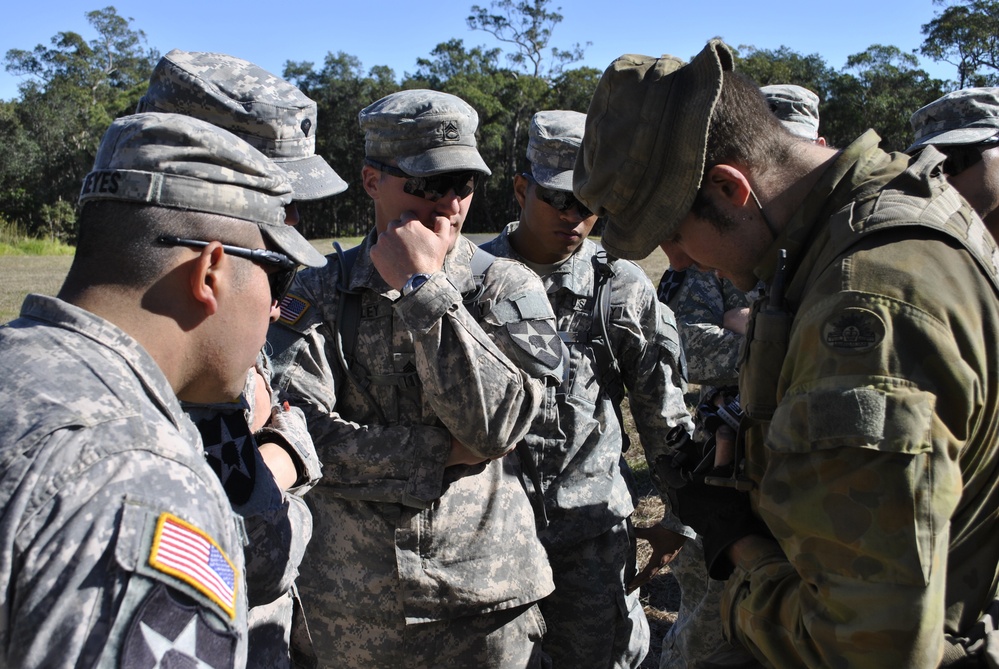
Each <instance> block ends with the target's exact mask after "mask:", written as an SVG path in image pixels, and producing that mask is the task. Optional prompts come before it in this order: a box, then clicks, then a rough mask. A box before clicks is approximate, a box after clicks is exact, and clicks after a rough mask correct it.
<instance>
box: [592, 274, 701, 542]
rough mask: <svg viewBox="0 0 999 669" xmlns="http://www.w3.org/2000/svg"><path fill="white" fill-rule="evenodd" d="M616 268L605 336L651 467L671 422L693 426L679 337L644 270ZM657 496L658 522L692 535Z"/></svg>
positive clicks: (671, 315)
mask: <svg viewBox="0 0 999 669" xmlns="http://www.w3.org/2000/svg"><path fill="white" fill-rule="evenodd" d="M615 272H616V273H617V276H615V278H614V280H613V281H612V286H614V289H613V292H612V294H611V321H610V328H611V332H610V336H611V340H612V341H613V342H614V349H615V353H616V355H617V358H618V362H619V364H620V366H621V376H622V378H623V380H624V383H625V386H626V387H627V389H628V405H629V407H630V410H631V414H632V416H633V417H634V419H635V427H636V429H637V430H638V435H639V438H640V439H641V442H642V448H643V449H644V451H645V458H646V461H647V462H648V463H649V467H650V468H653V471H654V466H655V465H654V463H655V461H656V459H658V457H659V456H660V455H662V454H663V452H664V450H665V446H666V443H665V435H666V433H667V432H669V431H670V430H671V429H672V428H673V427H674V426H676V425H682V426H684V428H685V429H686V430H687V431H688V432H693V429H694V424H693V420H692V418H691V415H690V411H689V410H688V409H687V405H686V403H685V402H684V398H683V393H684V390H685V384H684V382H683V378H682V377H681V375H680V364H681V362H680V360H681V354H680V340H679V335H678V333H677V327H676V321H675V320H674V319H673V313H672V312H671V311H670V309H669V307H667V306H666V305H664V304H662V303H661V302H659V300H658V298H657V297H656V292H655V289H654V288H653V286H652V283H651V281H649V279H648V277H647V276H646V275H645V273H644V272H643V271H642V270H641V269H640V268H638V267H637V266H635V265H634V264H632V263H628V262H625V261H618V262H616V263H615ZM661 492H665V491H661ZM662 497H663V499H664V502H665V503H666V513H665V514H664V516H663V520H662V521H661V523H660V524H662V525H663V526H664V527H666V528H667V529H670V530H673V531H674V532H677V533H679V534H683V535H684V536H694V532H693V531H692V530H691V529H690V528H688V527H686V526H685V525H683V524H682V523H681V522H680V521H679V520H677V519H676V518H675V517H674V516H673V515H672V514H671V513H669V502H668V500H667V499H666V496H665V495H662Z"/></svg>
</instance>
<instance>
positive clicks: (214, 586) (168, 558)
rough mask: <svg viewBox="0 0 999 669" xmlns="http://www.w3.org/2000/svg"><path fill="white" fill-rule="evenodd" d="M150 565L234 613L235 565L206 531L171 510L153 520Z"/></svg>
mask: <svg viewBox="0 0 999 669" xmlns="http://www.w3.org/2000/svg"><path fill="white" fill-rule="evenodd" d="M149 565H150V566H151V567H153V568H154V569H158V570H159V571H162V572H164V573H166V574H170V575H171V576H173V577H175V578H178V579H180V580H181V581H183V582H184V583H187V584H188V585H190V586H191V587H193V588H194V589H195V590H197V591H198V592H200V593H201V594H203V595H205V596H206V597H208V598H209V599H210V600H212V601H213V602H215V603H216V604H218V605H219V606H221V607H222V610H223V611H225V612H226V613H228V614H229V617H230V618H235V617H236V568H235V567H233V566H232V562H230V561H229V558H228V557H226V554H225V552H223V550H222V549H221V548H219V545H218V544H217V543H215V541H214V540H212V538H211V537H209V536H208V535H207V534H205V533H204V532H202V531H201V530H199V529H198V528H196V527H195V526H194V525H191V524H190V523H186V522H184V521H183V520H181V519H180V518H178V517H177V516H175V515H173V514H171V513H164V514H162V515H161V516H160V518H159V520H158V521H157V523H156V534H155V535H154V536H153V548H152V550H151V551H150V553H149Z"/></svg>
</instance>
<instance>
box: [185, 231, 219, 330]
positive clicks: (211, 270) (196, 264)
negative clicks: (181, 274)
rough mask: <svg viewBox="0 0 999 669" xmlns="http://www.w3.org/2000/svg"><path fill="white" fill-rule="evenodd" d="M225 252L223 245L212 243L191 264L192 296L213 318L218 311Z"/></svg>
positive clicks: (206, 313)
mask: <svg viewBox="0 0 999 669" xmlns="http://www.w3.org/2000/svg"><path fill="white" fill-rule="evenodd" d="M224 258H225V252H224V251H223V250H222V245H221V244H220V243H218V242H212V243H211V244H209V245H208V246H206V247H205V248H203V249H201V253H200V254H198V257H197V258H196V259H195V260H194V261H193V262H192V263H191V269H190V270H189V271H190V275H189V279H190V282H191V295H192V297H194V299H195V300H196V301H197V302H199V303H200V304H201V305H202V308H204V310H205V315H207V316H211V315H213V314H215V313H216V312H217V311H218V308H219V304H218V291H219V286H220V280H221V271H220V270H221V267H220V266H221V264H222V263H223V262H224Z"/></svg>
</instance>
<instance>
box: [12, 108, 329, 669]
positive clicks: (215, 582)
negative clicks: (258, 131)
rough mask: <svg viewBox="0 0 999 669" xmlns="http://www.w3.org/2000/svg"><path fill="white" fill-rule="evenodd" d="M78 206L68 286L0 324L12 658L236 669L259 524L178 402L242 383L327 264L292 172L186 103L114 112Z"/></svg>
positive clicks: (242, 656)
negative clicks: (275, 327)
mask: <svg viewBox="0 0 999 669" xmlns="http://www.w3.org/2000/svg"><path fill="white" fill-rule="evenodd" d="M80 201H81V204H82V211H81V218H80V239H79V244H78V246H77V251H76V256H75V257H74V260H73V265H72V267H71V268H70V271H69V274H68V276H67V278H66V281H65V283H64V284H63V286H62V289H61V290H60V293H59V297H58V298H51V297H44V296H41V295H31V296H29V297H28V298H27V299H26V300H25V303H24V306H23V307H22V311H21V316H20V318H18V319H16V320H14V321H12V322H11V323H9V324H8V325H6V326H5V327H3V328H2V329H0V378H2V379H3V380H2V381H0V383H2V384H3V388H4V395H5V396H6V397H9V398H11V399H12V400H13V399H14V398H16V399H17V401H10V402H6V403H5V407H4V408H2V409H0V424H2V425H3V426H4V430H3V436H2V437H0V458H2V460H3V462H4V466H3V467H2V468H0V472H2V474H0V508H2V509H3V511H2V522H0V526H2V527H3V528H4V530H3V532H2V533H0V545H2V553H0V554H2V556H3V557H2V559H0V580H2V582H3V583H4V584H5V587H4V590H3V592H4V596H3V598H2V602H0V605H2V607H3V610H4V611H5V615H4V616H3V622H2V624H0V652H2V654H3V660H2V661H0V664H3V665H4V666H18V667H54V666H88V667H90V666H94V667H140V666H141V667H146V666H164V665H166V664H168V663H169V664H177V665H180V664H191V665H192V666H193V665H194V664H199V663H200V664H199V666H212V667H216V668H219V667H242V666H244V665H245V663H246V653H247V639H246V634H247V619H246V614H247V599H246V579H245V572H244V559H243V542H244V540H245V532H244V530H243V524H242V521H241V519H240V518H239V517H238V516H236V515H235V514H233V512H232V509H231V507H230V505H229V502H228V501H227V499H226V497H225V492H224V491H223V489H222V486H221V485H220V484H219V480H218V478H217V477H216V476H215V475H214V473H213V472H212V470H211V468H210V467H209V466H208V465H207V464H206V462H205V458H204V453H203V451H202V443H201V439H200V437H199V435H198V433H197V431H196V430H195V428H194V426H193V425H192V424H191V422H190V421H189V420H188V419H187V418H186V417H185V415H184V414H183V412H182V410H181V408H180V404H179V402H178V398H186V399H191V400H201V399H203V398H205V397H210V396H217V395H219V394H225V393H228V394H229V396H233V395H235V394H238V393H239V390H240V389H241V388H242V386H243V383H244V380H245V378H246V370H247V368H248V367H249V365H251V364H252V362H253V359H254V357H255V356H256V354H257V351H259V349H260V347H261V345H262V343H263V341H264V336H265V334H266V330H267V326H268V323H269V322H270V320H271V319H273V318H276V317H277V315H278V309H277V306H276V301H275V299H274V297H275V296H276V295H277V294H279V293H280V292H281V291H283V289H284V287H286V286H287V284H288V282H289V281H290V278H291V276H292V275H293V272H294V268H295V267H296V265H297V264H300V263H311V264H317V265H318V264H322V263H323V262H324V259H323V258H322V256H321V255H319V254H317V253H316V252H315V251H314V250H313V249H312V248H311V246H310V245H309V244H308V242H306V241H305V239H303V238H302V237H301V236H300V235H298V234H297V233H296V232H295V231H294V230H293V229H291V228H288V227H287V226H285V225H284V223H283V221H284V206H285V205H286V204H287V203H288V202H290V201H291V185H290V183H289V182H288V178H287V176H285V174H284V172H283V171H282V170H281V169H280V168H278V167H277V166H276V165H275V164H274V163H273V162H272V161H270V160H269V159H268V158H267V157H266V156H264V155H263V154H261V153H260V152H258V151H257V150H256V149H254V148H253V147H251V146H250V145H249V144H246V143H245V142H243V141H242V140H240V139H239V138H237V137H236V136H235V135H232V134H231V133H229V132H227V131H225V130H222V129H220V128H217V127H215V126H213V125H210V124H208V123H204V122H203V121H199V120H196V119H191V118H187V117H184V116H178V115H175V114H138V115H135V116H128V117H124V118H120V119H118V120H116V121H115V122H114V123H113V124H112V125H111V127H110V129H109V130H108V132H107V133H106V135H105V136H104V139H103V140H102V142H101V145H100V147H99V149H98V153H97V158H96V161H95V164H94V169H93V171H92V172H91V173H90V174H88V175H87V177H86V179H85V181H84V184H83V188H82V191H81V194H80ZM217 240H222V241H221V242H220V241H217ZM222 242H224V244H223V243H222ZM265 244H266V245H269V246H270V247H271V249H274V250H264V249H262V248H261V247H263V246H265Z"/></svg>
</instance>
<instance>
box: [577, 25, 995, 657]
mask: <svg viewBox="0 0 999 669" xmlns="http://www.w3.org/2000/svg"><path fill="white" fill-rule="evenodd" d="M733 60H734V59H733V56H732V53H731V51H730V50H729V49H728V47H727V46H726V45H724V44H723V43H721V42H720V41H718V40H712V41H711V42H709V43H708V45H707V47H706V48H705V49H704V50H703V51H702V52H701V53H700V54H699V55H698V56H697V57H696V58H695V59H694V60H693V61H692V62H691V63H690V64H689V65H688V64H684V63H683V61H680V60H679V59H676V58H674V57H672V56H663V57H660V58H655V57H648V56H624V57H622V58H619V59H618V60H616V61H615V62H614V63H613V64H612V65H611V66H610V67H609V68H608V69H607V71H606V72H605V73H604V75H603V77H602V79H601V82H600V83H599V84H598V87H597V91H596V92H595V94H594V98H593V101H592V102H591V105H590V110H589V114H588V116H587V128H586V132H585V135H584V141H583V149H582V151H581V153H580V159H579V160H578V161H577V164H576V172H575V175H574V188H575V192H576V194H577V196H579V197H580V199H581V200H582V201H583V202H585V203H586V204H587V206H589V207H590V208H591V209H593V210H594V211H596V212H597V213H598V214H606V215H607V216H609V219H610V221H609V225H608V229H607V232H606V234H605V235H604V238H603V241H604V245H605V246H606V247H607V248H608V250H613V251H614V252H616V253H619V254H621V255H623V256H626V257H641V256H643V255H646V254H648V253H649V252H651V251H652V250H653V249H654V248H655V247H656V246H657V245H659V244H665V245H666V248H667V251H668V254H669V256H670V262H671V264H672V265H674V266H676V267H679V268H683V267H686V266H688V265H690V264H691V263H694V262H696V263H697V264H698V265H699V266H701V267H703V268H714V269H717V270H719V271H720V272H721V273H723V274H724V275H725V276H727V277H728V278H730V279H732V281H733V283H734V284H735V285H736V287H738V288H740V289H744V290H746V289H749V288H752V287H753V286H754V285H755V283H756V282H757V281H758V280H759V279H763V280H765V281H766V282H767V289H768V295H767V296H766V298H765V299H761V300H759V301H757V303H756V304H755V305H754V311H753V315H752V316H751V320H750V326H749V330H748V331H747V346H746V354H745V356H744V361H743V364H742V366H741V368H740V378H739V388H740V397H741V401H742V406H743V409H744V410H745V413H746V416H747V418H748V421H745V420H744V422H743V428H742V429H741V431H740V438H741V439H743V444H744V446H745V457H744V458H740V459H739V461H738V462H736V463H732V462H726V461H725V460H722V459H718V460H716V461H715V464H716V465H717V466H716V468H715V469H714V470H713V471H711V472H710V474H711V475H712V476H713V477H715V478H713V479H711V481H713V482H714V483H725V484H727V485H711V484H709V483H708V482H707V481H706V480H705V479H704V478H702V477H697V478H694V479H693V480H691V481H690V482H689V483H687V484H686V485H682V486H679V487H676V488H675V489H673V490H672V491H671V493H670V494H671V498H672V500H673V501H674V502H675V506H674V510H675V511H676V512H677V513H678V515H679V517H680V518H681V519H682V520H684V521H685V522H686V523H687V524H688V525H690V526H691V527H693V528H694V529H695V530H696V531H697V533H698V534H699V535H700V536H701V537H702V539H703V542H704V547H705V554H706V562H707V566H708V567H709V571H710V573H711V574H712V576H714V577H716V578H722V579H726V578H727V582H726V585H725V590H724V594H723V598H722V601H721V617H722V623H723V625H724V629H725V634H726V636H727V637H728V638H729V639H731V640H733V641H736V642H738V643H741V644H743V645H744V646H745V647H746V648H747V649H749V650H750V651H751V652H752V653H753V655H754V656H756V657H757V658H758V659H759V660H760V661H761V662H763V663H765V664H767V665H768V666H775V667H789V666H814V667H854V666H905V667H910V666H920V667H931V666H937V665H939V664H941V663H943V664H944V665H945V666H958V665H961V666H981V665H980V664H979V665H976V664H974V663H975V662H983V663H984V659H983V658H982V657H981V654H982V653H985V652H991V653H992V654H993V658H992V659H991V660H990V661H991V662H992V664H990V665H989V666H995V661H996V660H995V657H994V654H995V652H996V651H995V649H996V638H995V635H994V633H993V634H992V638H989V635H988V632H989V631H990V630H994V629H995V625H994V621H995V613H996V610H995V609H996V583H997V582H999V542H997V541H996V540H995V537H996V536H999V535H997V529H999V528H997V527H996V526H997V524H999V518H997V516H996V514H995V509H996V508H997V504H999V476H997V472H996V470H997V468H999V452H997V451H999V439H997V438H996V435H997V433H999V411H997V409H999V383H997V379H999V341H997V332H999V301H997V299H996V295H997V290H999V278H997V266H996V261H997V260H999V251H997V249H996V246H995V244H994V242H993V240H992V237H991V235H989V234H988V231H987V230H986V229H985V227H984V225H983V224H982V222H981V220H980V219H979V218H978V216H977V215H976V214H975V213H974V211H972V210H971V207H970V206H968V204H967V203H966V202H965V201H964V200H963V199H962V198H961V197H960V196H959V195H958V193H957V191H955V190H954V189H953V188H952V187H951V186H950V185H949V184H948V183H947V181H946V179H945V178H944V176H943V174H942V171H941V169H940V166H941V164H942V163H943V160H944V156H943V155H942V154H940V153H939V152H938V151H936V150H935V149H933V148H930V147H927V148H926V149H924V150H923V151H922V152H921V153H920V155H919V156H918V157H917V158H914V159H913V158H909V157H908V156H906V155H905V154H901V153H895V154H887V153H884V152H883V151H881V150H880V149H879V148H878V142H879V138H878V137H877V135H876V134H875V133H874V132H873V131H869V132H868V133H865V134H864V135H863V136H861V137H860V138H859V139H858V140H856V141H855V142H854V143H852V144H851V145H849V146H848V147H846V148H845V149H843V150H842V151H838V150H834V149H831V148H828V147H823V146H819V145H816V144H811V143H807V142H802V141H800V140H798V139H796V138H794V137H793V136H792V135H790V134H789V133H787V132H786V131H785V130H784V128H783V126H781V125H780V124H779V123H778V122H777V121H776V119H775V118H774V116H773V115H772V114H770V113H769V111H768V110H767V106H766V104H765V102H764V100H763V99H762V97H761V96H760V94H759V92H758V90H757V89H756V87H755V85H754V84H753V83H752V82H751V81H750V80H748V79H747V78H745V77H741V76H740V75H738V74H736V73H734V72H732V67H733ZM639 114H641V116H639ZM663 128H666V129H668V131H667V132H665V133H663V132H661V129H663ZM958 296H959V297H958ZM659 464H661V465H668V464H669V463H668V462H662V463H659ZM674 471H675V470H674ZM733 484H738V488H737V487H735V485H733ZM969 655H970V656H971V657H967V656H969Z"/></svg>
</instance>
